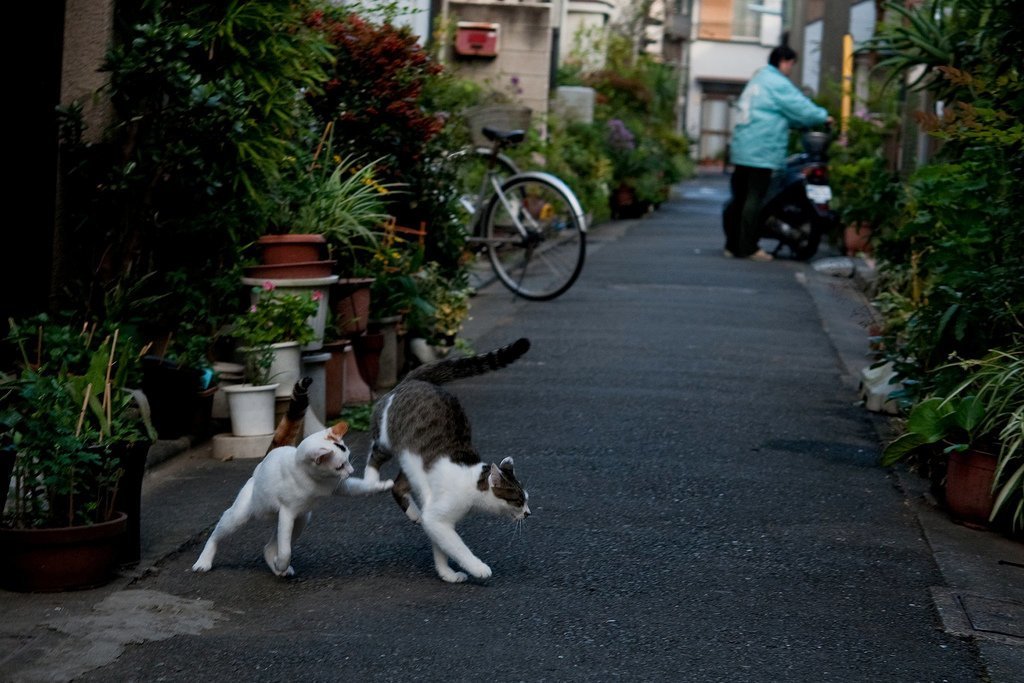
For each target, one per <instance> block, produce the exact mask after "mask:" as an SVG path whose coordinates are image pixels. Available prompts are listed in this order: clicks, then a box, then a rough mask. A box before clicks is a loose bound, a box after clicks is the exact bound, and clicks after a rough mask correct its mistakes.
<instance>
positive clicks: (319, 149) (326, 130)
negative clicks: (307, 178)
mask: <svg viewBox="0 0 1024 683" xmlns="http://www.w3.org/2000/svg"><path fill="white" fill-rule="evenodd" d="M333 127H334V121H328V122H327V125H326V126H324V134H323V135H321V136H320V142H319V144H317V146H316V151H315V152H313V163H312V164H310V166H309V170H310V171H312V170H313V169H314V168H316V162H317V160H319V159H320V152H322V151H323V148H324V142H326V141H327V136H328V135H330V133H331V128H333Z"/></svg>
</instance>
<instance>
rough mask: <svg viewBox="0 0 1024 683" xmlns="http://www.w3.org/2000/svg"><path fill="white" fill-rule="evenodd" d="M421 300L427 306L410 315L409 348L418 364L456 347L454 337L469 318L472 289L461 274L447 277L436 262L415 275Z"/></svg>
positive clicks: (414, 310) (442, 354) (413, 311)
mask: <svg viewBox="0 0 1024 683" xmlns="http://www.w3.org/2000/svg"><path fill="white" fill-rule="evenodd" d="M416 281H417V285H418V287H419V291H420V296H421V297H422V299H423V301H424V302H425V303H426V306H422V307H419V308H416V309H413V310H412V311H411V312H410V314H409V320H408V328H409V336H410V338H411V341H410V348H411V350H412V351H413V353H414V355H416V356H417V358H418V360H420V361H421V362H430V361H432V360H436V359H437V358H440V357H442V356H444V355H446V354H448V353H449V352H450V351H451V349H452V348H453V347H454V346H455V343H456V337H457V335H458V333H459V332H460V331H461V330H462V325H463V323H464V322H465V320H466V318H468V317H469V297H470V294H471V291H472V290H471V289H470V288H469V286H468V284H467V283H466V275H465V273H464V272H461V271H460V272H458V273H456V274H454V275H446V274H445V273H444V272H442V269H441V267H440V266H439V265H438V264H437V263H436V262H433V261H432V262H430V263H427V264H426V265H425V266H424V267H423V268H422V269H421V270H420V271H419V272H418V273H417V274H416Z"/></svg>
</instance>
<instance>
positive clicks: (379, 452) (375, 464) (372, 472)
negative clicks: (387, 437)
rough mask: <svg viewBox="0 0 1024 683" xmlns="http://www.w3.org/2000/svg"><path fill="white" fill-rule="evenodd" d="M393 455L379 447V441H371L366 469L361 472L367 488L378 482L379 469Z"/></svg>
mask: <svg viewBox="0 0 1024 683" xmlns="http://www.w3.org/2000/svg"><path fill="white" fill-rule="evenodd" d="M393 455H394V454H393V453H392V452H391V451H390V450H388V449H387V448H385V447H384V446H383V445H381V442H380V440H379V439H374V440H373V443H372V444H371V445H370V455H369V456H368V457H367V458H366V468H365V469H364V470H363V482H364V483H365V484H366V485H367V486H372V485H374V484H376V483H377V482H379V481H380V468H381V467H382V466H383V465H384V463H386V462H387V461H388V460H390V459H391V458H392V457H393ZM346 481H347V480H346Z"/></svg>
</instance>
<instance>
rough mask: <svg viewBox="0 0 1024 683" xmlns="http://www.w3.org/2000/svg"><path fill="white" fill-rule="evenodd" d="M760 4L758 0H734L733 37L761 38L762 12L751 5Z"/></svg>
mask: <svg viewBox="0 0 1024 683" xmlns="http://www.w3.org/2000/svg"><path fill="white" fill-rule="evenodd" d="M755 4H760V3H758V2H757V0H753V1H752V0H733V3H732V37H733V38H760V37H761V13H760V12H756V11H754V10H752V9H750V6H751V5H755Z"/></svg>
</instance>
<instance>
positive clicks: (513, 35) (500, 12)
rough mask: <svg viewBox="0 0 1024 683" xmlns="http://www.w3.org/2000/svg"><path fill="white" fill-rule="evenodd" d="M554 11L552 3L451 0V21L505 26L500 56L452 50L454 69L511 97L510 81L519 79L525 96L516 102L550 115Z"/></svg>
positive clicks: (500, 35) (499, 44)
mask: <svg viewBox="0 0 1024 683" xmlns="http://www.w3.org/2000/svg"><path fill="white" fill-rule="evenodd" d="M551 12H552V6H551V4H550V3H541V2H534V1H532V0H525V1H523V2H501V1H497V2H496V1H494V0H475V1H473V2H468V1H465V0H450V2H449V3H448V18H449V20H450V21H451V22H452V24H453V25H454V24H455V23H456V22H459V21H486V22H494V23H497V24H500V26H501V28H500V32H499V38H498V56H497V57H495V58H481V57H470V58H461V57H457V56H456V55H455V54H454V52H453V51H452V49H451V48H450V47H449V52H448V60H449V62H448V63H449V65H450V66H451V67H452V68H453V69H456V70H457V71H458V72H459V74H460V75H461V76H463V77H465V78H469V79H471V80H474V81H476V82H478V83H485V84H488V85H490V86H491V87H493V88H494V89H495V90H497V91H498V92H505V93H510V90H511V88H510V81H511V79H512V78H513V77H516V78H518V79H519V84H518V85H519V88H521V89H522V93H521V94H518V96H517V97H516V98H515V99H516V101H517V103H520V104H525V105H526V106H528V107H530V108H531V109H533V111H534V113H535V114H538V115H542V116H543V115H546V114H547V111H548V94H549V91H550V90H551V86H552V84H551V76H550V74H551V48H552V34H551V26H552V24H551Z"/></svg>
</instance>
